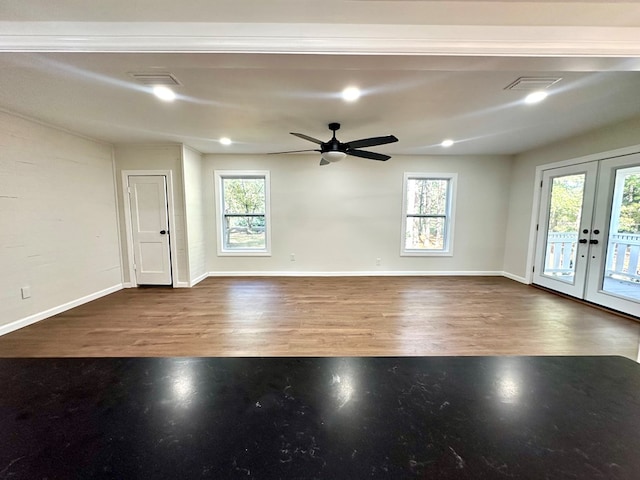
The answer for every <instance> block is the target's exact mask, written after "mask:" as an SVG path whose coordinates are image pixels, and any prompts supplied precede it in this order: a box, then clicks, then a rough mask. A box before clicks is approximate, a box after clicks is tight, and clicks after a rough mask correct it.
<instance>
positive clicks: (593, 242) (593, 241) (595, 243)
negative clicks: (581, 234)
mask: <svg viewBox="0 0 640 480" xmlns="http://www.w3.org/2000/svg"><path fill="white" fill-rule="evenodd" d="M589 243H590V244H591V245H597V244H598V243H600V242H598V240H595V239H594V240H589Z"/></svg>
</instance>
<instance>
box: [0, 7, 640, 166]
mask: <svg viewBox="0 0 640 480" xmlns="http://www.w3.org/2000/svg"><path fill="white" fill-rule="evenodd" d="M203 2H204V0H202V1H197V0H191V1H188V2H186V3H184V2H183V3H180V5H181V6H183V10H181V11H180V12H178V11H177V10H176V9H175V8H173V7H171V8H168V9H158V10H157V11H152V12H151V11H150V12H151V13H149V15H148V17H151V20H153V21H160V22H161V21H166V20H168V18H170V16H171V15H174V18H173V20H174V21H181V22H187V21H190V20H192V19H193V18H195V16H196V14H198V13H199V14H200V17H199V20H201V21H210V20H211V17H212V12H214V11H216V10H217V14H218V16H217V21H218V22H219V21H225V22H237V21H239V20H240V19H242V18H244V20H245V21H257V20H258V19H260V20H262V21H271V22H273V21H276V20H279V21H281V22H288V23H289V26H293V27H295V25H296V24H295V22H296V21H300V20H301V18H302V17H301V16H302V15H303V14H304V12H303V11H302V10H301V6H304V8H306V14H307V15H308V18H314V19H315V20H316V21H320V22H335V23H339V22H340V21H342V22H343V23H344V21H345V20H344V19H345V18H348V19H351V18H353V17H352V16H348V15H344V14H345V13H349V12H361V14H360V17H361V18H364V20H363V22H368V23H369V26H371V25H372V24H375V23H379V24H382V23H390V22H391V23H393V24H394V27H398V26H399V25H401V24H402V23H403V22H404V23H408V22H409V19H410V17H411V15H412V14H413V15H425V14H426V13H429V12H430V13H432V14H434V18H433V20H432V23H433V24H435V23H440V24H442V25H446V24H451V22H452V17H455V20H456V21H457V23H458V24H463V23H466V24H470V23H473V24H474V25H481V24H482V22H485V24H486V25H493V24H503V25H507V24H510V25H514V24H517V23H518V22H525V21H527V22H529V25H532V24H535V25H538V24H543V25H546V26H548V25H552V24H553V23H554V22H558V21H559V20H558V19H563V18H564V20H563V22H564V23H563V24H570V25H579V24H578V23H576V17H575V16H571V15H569V14H570V13H571V7H572V6H573V7H579V8H578V9H577V10H576V9H575V8H574V10H573V11H575V12H582V13H581V15H580V16H579V17H580V18H581V21H583V22H585V21H587V20H588V21H591V22H592V23H588V24H587V25H592V24H596V25H600V26H607V25H616V27H619V26H620V24H621V23H624V24H625V25H631V26H632V27H633V28H632V29H631V30H632V31H633V32H634V33H636V30H637V29H636V28H635V27H636V25H638V24H640V11H639V10H638V7H633V5H634V4H632V3H629V2H614V3H612V2H580V3H579V4H577V3H576V2H567V1H564V2H551V1H544V2H540V1H538V2H473V1H472V0H467V1H465V2H448V1H441V2H438V1H429V2H423V1H418V0H414V1H399V0H397V1H371V0H370V1H369V2H365V1H364V0H351V1H338V0H333V1H331V0H330V1H328V2H317V1H310V0H309V1H304V0H299V1H296V2H291V1H288V2H287V1H283V0H275V1H274V2H264V1H263V0H260V1H259V2H257V1H255V0H246V1H245V2H237V1H235V2H228V1H213V2H212V1H207V2H204V3H203ZM105 3H109V4H110V6H111V7H113V8H111V9H103V10H96V9H93V10H91V11H83V10H82V9H79V8H78V2H76V1H71V0H69V1H67V0H61V1H60V2H50V1H46V2H45V1H44V0H42V1H31V2H23V1H20V2H19V1H15V0H5V1H3V3H2V5H1V6H0V23H1V22H5V24H7V21H9V22H10V23H11V27H12V28H13V30H14V31H16V30H17V29H19V28H24V29H25V30H27V31H26V33H27V34H31V35H32V37H37V35H36V33H37V32H36V30H35V28H36V27H33V29H32V31H28V27H29V26H28V25H27V27H24V25H26V24H23V23H22V22H25V21H26V22H32V21H35V22H38V21H39V20H44V19H47V20H48V21H51V20H54V21H56V22H62V23H56V24H55V27H56V29H58V30H60V31H61V32H63V33H64V29H65V28H67V23H66V22H67V21H69V20H71V21H73V22H80V21H97V19H99V18H102V20H101V21H104V20H105V19H106V20H108V21H114V22H120V21H123V20H125V19H130V20H136V21H141V20H143V17H144V15H143V13H145V12H144V10H141V8H142V7H144V6H145V3H149V2H131V1H126V2H125V1H120V0H111V1H110V2H101V5H104V4H105ZM154 3H155V4H157V2H154ZM267 3H268V4H269V5H270V6H271V7H272V8H271V9H269V10H268V12H267V11H266V10H265V8H264V5H265V4H267ZM365 3H366V5H365ZM27 4H28V7H27ZM54 4H55V8H53V6H54ZM205 4H207V5H209V6H210V5H212V4H214V5H215V6H216V8H215V9H213V10H212V9H211V8H209V9H207V8H206V7H205ZM572 4H575V5H572ZM605 4H608V5H609V8H608V9H607V10H603V9H602V7H603V5H605ZM172 5H173V6H174V7H175V5H178V3H174V4H172ZM261 5H262V7H261ZM372 5H373V6H372ZM394 5H395V6H398V5H401V6H402V8H401V10H402V14H399V13H397V12H396V14H395V15H392V14H391V13H392V12H393V11H394V10H393V9H391V8H390V7H391V6H394ZM518 5H520V7H522V8H520V9H519V8H518V7H517V6H518ZM545 5H546V6H551V7H553V8H542V7H544V6H545ZM636 5H637V4H636ZM147 6H148V5H147ZM248 6H251V7H252V8H251V9H247V7H248ZM287 6H288V7H289V8H290V11H289V10H287V9H286V8H285V7H287ZM320 6H324V8H323V9H321V8H320ZM331 6H333V7H336V8H339V7H340V8H342V10H338V11H339V12H341V13H342V16H340V19H336V18H335V17H336V16H337V14H336V11H335V10H332V9H331V8H327V7H331ZM479 6H482V7H485V10H478V7H479ZM198 7H200V10H198ZM274 7H277V8H274ZM463 7H464V9H462V8H463ZM533 7H537V8H538V9H539V11H538V13H537V15H533V16H531V15H530V16H529V20H526V19H525V18H524V17H523V14H526V13H527V12H528V13H529V14H530V13H531V12H532V11H534V9H533ZM487 8H488V9H489V10H486V9H487ZM496 9H500V11H502V12H506V13H505V14H504V15H503V16H495V15H494V17H493V19H494V21H493V23H492V24H489V23H487V22H488V21H489V20H488V19H487V18H482V15H480V14H479V12H485V14H486V12H487V11H488V12H493V13H495V11H496ZM625 9H626V10H625ZM321 11H324V12H329V13H325V14H321V13H320V12H321ZM553 11H557V12H560V13H561V14H563V15H564V17H563V16H562V15H559V16H556V17H553V16H552V15H551V12H553ZM96 12H97V13H96ZM160 12H164V13H160ZM464 12H466V13H464ZM563 12H564V13H563ZM604 12H608V13H606V14H605V13H604ZM625 12H626V13H625ZM276 13H277V14H278V15H276ZM309 13H317V15H309ZM452 13H456V15H453V16H452ZM623 13H625V15H623ZM447 14H448V16H447ZM260 15H262V16H260ZM338 16H339V15H338ZM148 17H147V18H146V19H145V21H149V19H148ZM552 18H553V19H555V20H553V21H552V20H551V19H552ZM603 18H604V20H603ZM385 19H386V21H385ZM474 19H475V20H476V22H474V21H473V20H474ZM589 19H591V20H589ZM359 20H360V18H359ZM305 21H308V20H307V18H305ZM350 21H351V20H350ZM45 23H46V22H45ZM87 25H88V24H87ZM106 25H107V27H108V26H109V25H110V24H109V23H108V22H107V24H106ZM16 26H17V27H16ZM154 26H155V27H159V24H155V25H154ZM107 27H104V28H107ZM182 27H183V28H184V29H187V28H188V24H183V25H182ZM200 27H202V24H200ZM29 28H31V27H29ZM37 28H40V24H38V25H37ZM589 28H590V27H589ZM629 28H630V27H625V28H624V29H622V30H617V31H621V32H623V33H624V34H626V33H627V32H629V31H630V30H629ZM560 30H561V29H560ZM572 32H575V31H574V30H572ZM300 35H301V37H302V36H303V34H302V33H301V34H300ZM114 37H115V36H114ZM15 38H16V37H15V36H14V37H12V42H14V43H12V45H14V44H15ZM21 38H25V39H26V38H27V36H23V37H21ZM307 39H308V38H307ZM2 41H3V40H2V36H1V35H0V50H3V53H0V108H2V109H5V110H8V111H12V112H16V113H19V114H23V115H26V116H29V117H34V118H37V119H40V120H43V121H46V122H49V123H52V124H55V125H58V126H61V127H64V128H67V129H69V130H72V131H75V132H78V133H81V134H84V135H87V136H89V137H92V138H96V139H100V140H104V141H107V142H111V143H140V142H142V143H150V142H163V143H166V142H180V143H185V144H187V145H189V146H191V147H193V148H196V149H197V150H200V151H202V152H204V153H221V152H225V153H267V152H274V151H281V150H297V149H303V148H314V145H313V144H311V143H307V142H305V141H304V140H301V139H299V138H297V137H293V136H291V135H289V134H288V132H292V131H294V132H302V133H306V134H308V135H311V136H314V137H317V138H320V139H328V138H329V136H330V132H329V131H328V130H327V127H326V124H327V123H329V122H334V121H336V122H340V123H342V129H341V131H340V132H339V133H338V138H339V139H341V140H342V141H348V140H353V139H357V138H363V137H369V136H378V135H386V134H394V135H396V136H397V137H398V138H399V139H400V141H399V142H398V143H397V144H392V145H387V146H383V147H378V148H372V150H376V151H379V152H382V153H388V154H392V155H393V154H441V153H447V154H513V153H517V152H522V151H525V150H529V149H531V148H535V147H537V146H540V145H544V144H548V143H550V142H553V141H556V140H559V139H562V138H565V137H568V136H571V135H574V134H578V133H581V132H584V131H588V130H591V129H594V128H598V127H601V126H604V125H607V124H611V123H615V122H618V121H621V120H624V119H626V118H630V117H633V116H638V115H640V58H638V57H633V56H629V55H618V56H611V57H609V58H605V57H603V56H593V57H592V56H589V55H580V56H562V55H555V56H530V55H529V56H526V57H515V56H496V55H493V56H479V55H474V56H469V55H449V56H445V55H346V54H339V55H338V54H332V53H330V52H329V53H327V54H313V55H309V54H296V53H295V52H296V47H295V42H294V44H293V45H291V47H290V50H291V52H292V53H287V54H284V53H189V52H181V53H94V52H75V53H50V52H36V53H33V50H34V48H33V47H32V46H31V45H32V44H29V45H30V47H29V49H28V51H29V52H32V53H20V51H22V52H24V51H25V50H24V49H22V50H21V49H16V50H17V51H15V52H12V51H7V50H8V49H7V48H4V49H3V48H2V46H3V44H2ZM476 44H477V42H476ZM25 45H26V40H25ZM474 45H475V44H474ZM12 48H13V47H12ZM38 48H40V47H38ZM555 48H557V46H556V47H555ZM42 50H46V48H42ZM145 50H148V49H145ZM217 50H218V51H219V50H220V49H217ZM131 72H170V73H172V74H174V75H175V76H176V77H177V78H178V80H179V81H180V82H181V83H182V85H181V86H179V87H177V88H176V89H175V90H176V92H177V93H178V95H179V98H178V100H177V101H175V102H174V103H163V102H160V101H159V100H157V99H156V98H155V97H153V96H152V95H150V94H149V92H148V89H147V88H146V87H143V86H142V85H140V84H138V83H136V82H135V81H134V80H133V79H132V78H131V76H130V75H129V74H130V73H131ZM520 76H543V77H548V76H557V77H562V80H561V81H560V82H558V83H557V84H556V85H554V86H553V87H552V88H550V89H549V93H550V96H549V98H548V99H547V100H546V101H545V102H543V103H541V104H538V105H533V106H528V105H524V104H523V103H522V101H521V100H522V98H523V96H524V94H525V93H526V92H521V91H507V90H504V88H505V87H506V86H507V85H508V84H510V83H511V82H512V81H514V80H515V79H516V78H518V77H520ZM348 85H357V86H359V87H360V88H361V89H362V90H363V92H364V95H363V97H362V98H361V99H360V100H359V101H357V102H355V103H351V104H347V103H345V102H343V101H342V100H341V99H340V98H339V92H340V90H341V89H342V88H344V87H345V86H348ZM222 136H227V137H230V138H232V139H233V140H234V142H235V143H234V144H233V145H232V146H230V147H224V146H222V145H220V144H219V142H218V141H217V139H218V138H220V137H222ZM448 137H450V138H453V139H455V140H457V141H459V143H456V144H455V145H454V146H453V147H452V148H450V149H448V150H446V151H445V150H443V149H442V148H441V147H440V146H439V143H440V142H441V141H442V140H443V139H444V138H448Z"/></svg>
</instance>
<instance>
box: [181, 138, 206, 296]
mask: <svg viewBox="0 0 640 480" xmlns="http://www.w3.org/2000/svg"><path fill="white" fill-rule="evenodd" d="M182 166H183V177H184V204H185V218H186V225H187V245H188V252H189V255H188V257H189V282H190V284H193V283H194V282H198V281H199V280H201V279H202V278H203V277H204V276H206V274H207V273H208V270H207V243H206V238H205V212H204V191H203V176H202V154H201V153H199V152H197V151H195V150H192V149H191V148H188V147H183V150H182Z"/></svg>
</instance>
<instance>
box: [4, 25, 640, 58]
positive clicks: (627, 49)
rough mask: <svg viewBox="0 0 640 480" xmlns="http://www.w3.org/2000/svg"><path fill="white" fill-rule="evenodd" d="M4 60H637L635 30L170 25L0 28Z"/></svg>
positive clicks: (638, 33) (639, 43)
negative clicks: (13, 56)
mask: <svg viewBox="0 0 640 480" xmlns="http://www.w3.org/2000/svg"><path fill="white" fill-rule="evenodd" d="M0 32H2V33H0V51H1V52H210V53H292V54H295V53H315V54H345V55H348V54H353V55H363V54H364V55H367V54H369V55H374V54H387V55H470V56H481V55H490V56H583V57H598V56H603V57H631V56H639V55H640V28H636V27H598V26H595V27H587V26H582V27H575V26H563V27H557V26H553V27H552V26H477V25H356V24H351V25H338V24H273V23H271V24H268V23H252V24H249V23H233V24H231V23H172V22H155V23H151V22H0Z"/></svg>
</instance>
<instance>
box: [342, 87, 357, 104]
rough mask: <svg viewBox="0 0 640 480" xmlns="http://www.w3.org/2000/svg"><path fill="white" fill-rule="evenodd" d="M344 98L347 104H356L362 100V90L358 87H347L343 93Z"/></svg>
mask: <svg viewBox="0 0 640 480" xmlns="http://www.w3.org/2000/svg"><path fill="white" fill-rule="evenodd" d="M342 98H343V99H344V100H346V101H347V102H355V101H356V100H357V99H359V98H360V89H359V88H358V87H347V88H345V89H344V90H343V91H342Z"/></svg>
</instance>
